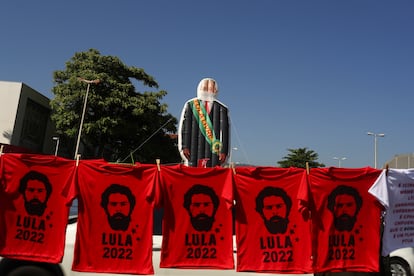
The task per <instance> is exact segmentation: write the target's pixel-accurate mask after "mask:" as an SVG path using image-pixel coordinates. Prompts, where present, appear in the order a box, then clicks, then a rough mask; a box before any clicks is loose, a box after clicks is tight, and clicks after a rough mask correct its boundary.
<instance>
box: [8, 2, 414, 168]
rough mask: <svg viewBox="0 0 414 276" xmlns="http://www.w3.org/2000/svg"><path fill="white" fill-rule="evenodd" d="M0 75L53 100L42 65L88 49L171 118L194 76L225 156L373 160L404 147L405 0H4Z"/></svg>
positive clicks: (412, 83) (413, 42) (412, 65)
mask: <svg viewBox="0 0 414 276" xmlns="http://www.w3.org/2000/svg"><path fill="white" fill-rule="evenodd" d="M0 7H1V8H0V34H1V36H2V39H1V42H0V80H4V81H16V82H24V83H25V84H27V85H28V86H30V87H32V88H33V89H35V90H37V91H39V92H41V93H42V94H44V95H46V96H48V97H53V95H52V94H51V92H50V91H51V88H52V87H53V78H52V74H53V71H55V70H64V69H65V63H66V62H67V61H69V59H70V58H71V57H73V55H74V54H75V53H76V52H82V51H87V50H88V49H90V48H94V49H97V50H99V51H100V52H101V54H102V55H111V56H117V57H119V58H120V59H121V60H122V61H123V62H124V63H125V64H127V65H129V66H135V67H140V68H143V69H145V71H146V72H147V73H148V74H150V75H152V76H154V77H155V79H156V80H157V82H158V83H159V85H160V89H163V90H166V91H168V95H167V96H166V97H165V98H164V99H163V102H164V103H167V104H168V106H169V109H168V111H169V112H170V113H171V114H173V115H174V116H175V117H177V118H179V116H180V113H181V110H182V107H183V105H184V103H185V101H187V100H188V99H190V98H192V97H194V96H195V95H196V87H197V84H198V82H199V81H200V80H201V79H202V78H204V77H213V78H215V79H216V80H217V82H218V85H219V89H220V92H219V93H220V94H219V100H220V101H222V102H223V103H225V104H226V105H227V106H228V107H229V110H230V113H231V120H232V146H233V147H236V148H237V150H233V157H232V159H233V161H235V162H242V163H251V164H256V165H263V166H275V165H276V164H277V161H280V160H281V159H282V158H283V157H284V156H286V155H287V154H288V150H287V149H288V148H300V147H307V148H309V149H311V150H314V151H316V152H317V153H318V154H319V161H320V162H322V163H324V164H325V165H327V166H337V165H338V161H337V160H334V159H333V157H346V158H347V159H346V160H344V161H342V163H341V164H342V166H343V167H364V166H374V138H373V137H372V136H368V135H367V134H366V132H367V131H371V132H374V133H385V135H386V136H385V137H383V138H378V140H377V141H378V144H377V145H378V147H377V149H378V151H377V153H378V164H379V165H382V164H384V163H385V162H386V161H387V160H389V159H391V158H392V157H393V156H394V155H396V154H405V153H412V152H414V150H413V136H414V127H413V126H412V125H413V115H412V112H413V102H414V93H413V92H414V91H413V88H414V16H413V14H414V1H412V0H395V1H383V0H346V1H339V0H326V1H319V0H312V1H309V0H308V1H305V0H303V1H297V0H289V1H279V0H257V1H256V0H255V1H253V0H250V1H247V0H226V1H223V0H212V1H194V0H174V1H171V0H164V1H161V0H122V1H109V0H90V1H86V0H71V1H56V0H53V1H52V0H42V1H23V0H14V1H3V3H2V4H1V6H0Z"/></svg>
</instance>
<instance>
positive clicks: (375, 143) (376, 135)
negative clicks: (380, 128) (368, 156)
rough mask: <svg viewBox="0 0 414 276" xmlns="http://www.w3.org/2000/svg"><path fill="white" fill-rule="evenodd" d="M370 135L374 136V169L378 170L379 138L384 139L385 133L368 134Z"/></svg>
mask: <svg viewBox="0 0 414 276" xmlns="http://www.w3.org/2000/svg"><path fill="white" fill-rule="evenodd" d="M367 134H368V135H371V136H374V168H375V169H376V168H377V137H384V136H385V134H384V133H374V132H367Z"/></svg>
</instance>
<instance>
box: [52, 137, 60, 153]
mask: <svg viewBox="0 0 414 276" xmlns="http://www.w3.org/2000/svg"><path fill="white" fill-rule="evenodd" d="M52 139H53V141H56V146H55V156H57V154H58V150H59V140H60V139H59V136H54V137H52Z"/></svg>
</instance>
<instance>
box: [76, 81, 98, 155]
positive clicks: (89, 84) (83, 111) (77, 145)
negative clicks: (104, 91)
mask: <svg viewBox="0 0 414 276" xmlns="http://www.w3.org/2000/svg"><path fill="white" fill-rule="evenodd" d="M79 80H80V81H82V82H84V83H87V84H88V86H87V88H86V95H85V100H84V102H83V110H82V117H81V121H80V126H79V132H78V140H77V141H76V149H75V157H74V159H76V157H77V155H78V151H79V143H80V138H81V134H82V126H83V120H84V119H85V111H86V103H87V102H88V94H89V88H90V86H91V83H94V84H97V83H99V79H96V80H85V79H83V78H79Z"/></svg>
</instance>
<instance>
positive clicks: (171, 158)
mask: <svg viewBox="0 0 414 276" xmlns="http://www.w3.org/2000/svg"><path fill="white" fill-rule="evenodd" d="M53 78H54V84H55V86H54V87H53V89H52V92H53V94H54V96H55V97H54V98H53V99H52V100H51V108H52V120H53V121H54V122H55V124H56V129H57V133H58V134H59V135H60V136H61V137H62V138H64V139H63V141H65V140H70V141H72V145H74V144H75V143H74V141H75V138H76V137H77V135H78V131H79V126H80V121H81V115H82V109H83V104H84V100H85V95H86V90H87V86H88V84H87V83H86V82H85V80H99V83H91V84H90V86H89V94H88V97H87V108H86V112H85V118H84V123H83V128H82V132H81V133H82V136H81V141H82V145H83V148H84V149H83V152H82V158H105V159H106V160H108V161H125V158H128V157H130V158H129V161H131V159H133V161H139V162H150V163H154V160H155V159H156V158H160V159H161V160H162V161H163V162H179V160H180V157H179V154H178V150H177V148H176V141H175V139H173V138H172V135H171V134H173V133H176V124H177V119H176V118H175V117H173V116H172V115H171V114H169V113H168V112H167V107H168V106H167V105H166V104H162V103H161V102H160V101H161V100H162V98H163V97H164V96H165V95H167V92H166V91H164V90H159V91H156V89H158V87H159V86H158V83H157V82H156V81H155V79H154V78H153V77H152V76H150V75H149V74H147V73H146V72H145V71H144V69H142V68H137V67H133V66H127V65H125V64H124V63H123V62H122V61H121V60H120V59H119V58H117V57H114V56H103V55H101V54H100V52H99V51H98V50H96V49H90V50H88V51H86V52H79V53H75V55H74V56H73V57H72V58H71V59H70V60H69V61H68V62H66V69H65V70H58V71H55V72H54V73H53ZM133 83H135V84H136V85H138V86H139V87H140V88H141V89H142V90H144V91H138V90H137V88H136V87H135V85H134V84H133ZM147 89H148V90H150V89H151V90H150V91H147ZM154 90H155V91H154ZM149 138H150V139H149ZM70 148H71V147H70ZM73 148H74V146H73ZM137 149H139V150H137ZM72 153H74V150H73V151H72ZM129 161H128V162H129Z"/></svg>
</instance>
